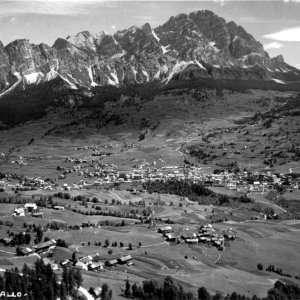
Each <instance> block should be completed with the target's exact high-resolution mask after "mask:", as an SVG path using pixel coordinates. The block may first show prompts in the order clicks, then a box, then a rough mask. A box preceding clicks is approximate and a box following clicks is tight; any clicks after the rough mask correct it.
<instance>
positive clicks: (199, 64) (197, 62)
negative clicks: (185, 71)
mask: <svg viewBox="0 0 300 300" xmlns="http://www.w3.org/2000/svg"><path fill="white" fill-rule="evenodd" d="M195 63H196V64H197V66H198V67H199V68H200V69H203V70H206V68H205V67H204V66H203V65H202V64H201V63H200V62H199V61H198V60H197V59H195Z"/></svg>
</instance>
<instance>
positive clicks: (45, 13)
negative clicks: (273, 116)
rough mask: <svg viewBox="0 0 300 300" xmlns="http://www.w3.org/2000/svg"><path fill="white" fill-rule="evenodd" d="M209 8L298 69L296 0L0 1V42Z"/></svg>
mask: <svg viewBox="0 0 300 300" xmlns="http://www.w3.org/2000/svg"><path fill="white" fill-rule="evenodd" d="M204 9H208V10H211V11H213V12H214V13H216V14H217V15H219V16H221V17H223V18H224V19H226V21H231V20H232V21H235V22H236V23H237V24H238V25H241V26H243V27H244V28H245V29H246V30H247V31H248V32H249V33H250V34H252V35H253V36H254V38H255V39H257V40H258V41H260V42H261V43H262V44H263V45H264V47H265V50H266V51H268V52H269V54H270V56H271V57H273V56H276V55H279V54H282V55H283V56H284V59H285V61H286V62H287V63H289V64H291V65H293V66H295V67H297V68H299V69H300V0H274V1H268V0H260V1H253V0H252V1H234V0H211V1H199V0H198V1H159V0H157V1H146V0H143V1H118V2H117V1H104V0H81V1H80V0H0V41H2V43H3V44H4V45H7V44H8V43H10V42H12V41H14V40H15V39H19V38H25V39H29V40H30V42H31V43H34V44H39V43H46V44H48V45H50V46H51V45H52V44H53V43H54V41H55V40H56V39H57V38H58V37H62V38H66V37H67V36H68V35H75V34H76V33H78V32H80V31H84V30H88V31H90V32H91V33H97V32H100V31H102V30H105V31H107V32H109V33H114V32H116V31H117V30H120V29H125V28H128V27H130V26H132V25H137V26H141V25H143V24H145V23H146V22H148V23H150V24H151V26H152V27H154V28H155V27H157V26H159V25H162V24H163V23H165V22H166V21H167V20H168V19H169V18H170V17H171V16H175V15H177V14H179V13H190V12H192V11H197V10H204Z"/></svg>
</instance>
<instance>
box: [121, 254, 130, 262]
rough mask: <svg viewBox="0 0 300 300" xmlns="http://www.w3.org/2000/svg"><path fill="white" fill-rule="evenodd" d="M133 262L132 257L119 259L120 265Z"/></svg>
mask: <svg viewBox="0 0 300 300" xmlns="http://www.w3.org/2000/svg"><path fill="white" fill-rule="evenodd" d="M131 260H132V257H131V255H126V256H121V257H120V258H119V263H120V264H127V263H128V262H130V261H131Z"/></svg>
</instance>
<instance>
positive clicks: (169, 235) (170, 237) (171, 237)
mask: <svg viewBox="0 0 300 300" xmlns="http://www.w3.org/2000/svg"><path fill="white" fill-rule="evenodd" d="M164 236H165V238H166V240H167V241H171V242H175V241H176V240H177V238H178V237H177V236H176V235H174V234H173V233H166V234H164Z"/></svg>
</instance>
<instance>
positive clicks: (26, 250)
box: [19, 247, 34, 256]
mask: <svg viewBox="0 0 300 300" xmlns="http://www.w3.org/2000/svg"><path fill="white" fill-rule="evenodd" d="M19 253H20V254H21V255H24V256H28V255H30V254H33V253H34V250H32V249H31V248H29V247H23V248H21V249H20V250H19Z"/></svg>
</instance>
